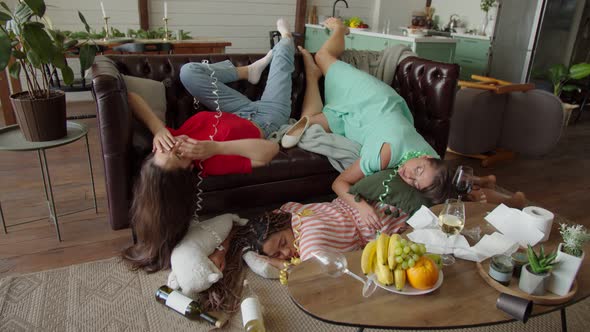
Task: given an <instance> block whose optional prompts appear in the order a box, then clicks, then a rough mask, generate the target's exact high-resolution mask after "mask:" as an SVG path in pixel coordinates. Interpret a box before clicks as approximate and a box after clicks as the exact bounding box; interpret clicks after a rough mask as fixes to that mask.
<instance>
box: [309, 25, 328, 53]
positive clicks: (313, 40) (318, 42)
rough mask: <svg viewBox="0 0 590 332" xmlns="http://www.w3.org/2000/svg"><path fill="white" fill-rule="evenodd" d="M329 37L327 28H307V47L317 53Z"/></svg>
mask: <svg viewBox="0 0 590 332" xmlns="http://www.w3.org/2000/svg"><path fill="white" fill-rule="evenodd" d="M329 37H330V35H329V33H328V31H326V29H319V28H305V48H306V49H307V50H308V51H310V52H312V53H315V52H317V51H318V50H319V49H320V48H321V47H322V45H324V43H325V42H326V40H328V38H329Z"/></svg>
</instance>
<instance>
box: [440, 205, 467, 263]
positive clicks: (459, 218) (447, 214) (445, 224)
mask: <svg viewBox="0 0 590 332" xmlns="http://www.w3.org/2000/svg"><path fill="white" fill-rule="evenodd" d="M438 225H439V226H440V229H441V230H442V231H443V233H445V234H446V236H447V238H446V239H445V249H444V252H443V254H442V256H441V258H442V263H443V265H452V264H454V263H455V257H453V255H451V254H447V245H448V242H449V236H451V235H457V234H459V233H461V231H462V230H463V226H465V204H464V203H463V202H462V201H461V200H459V199H455V198H449V199H447V200H446V201H445V206H444V207H443V209H442V211H441V212H440V214H439V215H438Z"/></svg>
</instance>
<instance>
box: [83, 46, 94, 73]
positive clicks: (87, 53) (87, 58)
mask: <svg viewBox="0 0 590 332" xmlns="http://www.w3.org/2000/svg"><path fill="white" fill-rule="evenodd" d="M96 51H97V49H96V46H94V45H82V46H80V70H82V71H85V70H86V69H88V68H90V66H92V64H93V63H94V57H95V56H96Z"/></svg>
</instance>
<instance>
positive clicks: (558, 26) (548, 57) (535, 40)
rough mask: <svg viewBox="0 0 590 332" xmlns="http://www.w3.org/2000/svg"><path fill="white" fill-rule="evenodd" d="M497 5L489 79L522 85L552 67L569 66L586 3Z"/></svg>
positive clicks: (526, 0)
mask: <svg viewBox="0 0 590 332" xmlns="http://www.w3.org/2000/svg"><path fill="white" fill-rule="evenodd" d="M498 2H499V6H498V15H497V18H496V20H497V22H496V26H495V29H494V35H493V38H492V41H491V51H490V58H489V75H490V76H491V77H494V78H498V79H501V80H505V81H510V82H515V83H525V82H529V81H530V80H531V79H534V78H538V77H541V76H542V75H543V74H544V73H545V72H546V70H547V69H548V68H549V67H550V66H551V65H553V64H557V63H562V64H565V65H569V64H570V60H571V58H572V51H573V50H574V46H576V41H577V39H578V38H577V37H578V30H579V27H580V20H581V19H582V14H583V12H584V8H585V4H586V0H498ZM578 51H580V50H578ZM581 52H583V50H582V51H581Z"/></svg>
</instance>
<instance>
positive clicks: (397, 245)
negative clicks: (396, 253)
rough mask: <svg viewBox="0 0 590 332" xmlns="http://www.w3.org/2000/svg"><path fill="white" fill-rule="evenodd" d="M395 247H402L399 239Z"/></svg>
mask: <svg viewBox="0 0 590 332" xmlns="http://www.w3.org/2000/svg"><path fill="white" fill-rule="evenodd" d="M393 247H394V248H396V249H397V248H401V247H402V244H401V243H400V242H399V241H397V242H396V243H395V245H394V246H393Z"/></svg>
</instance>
